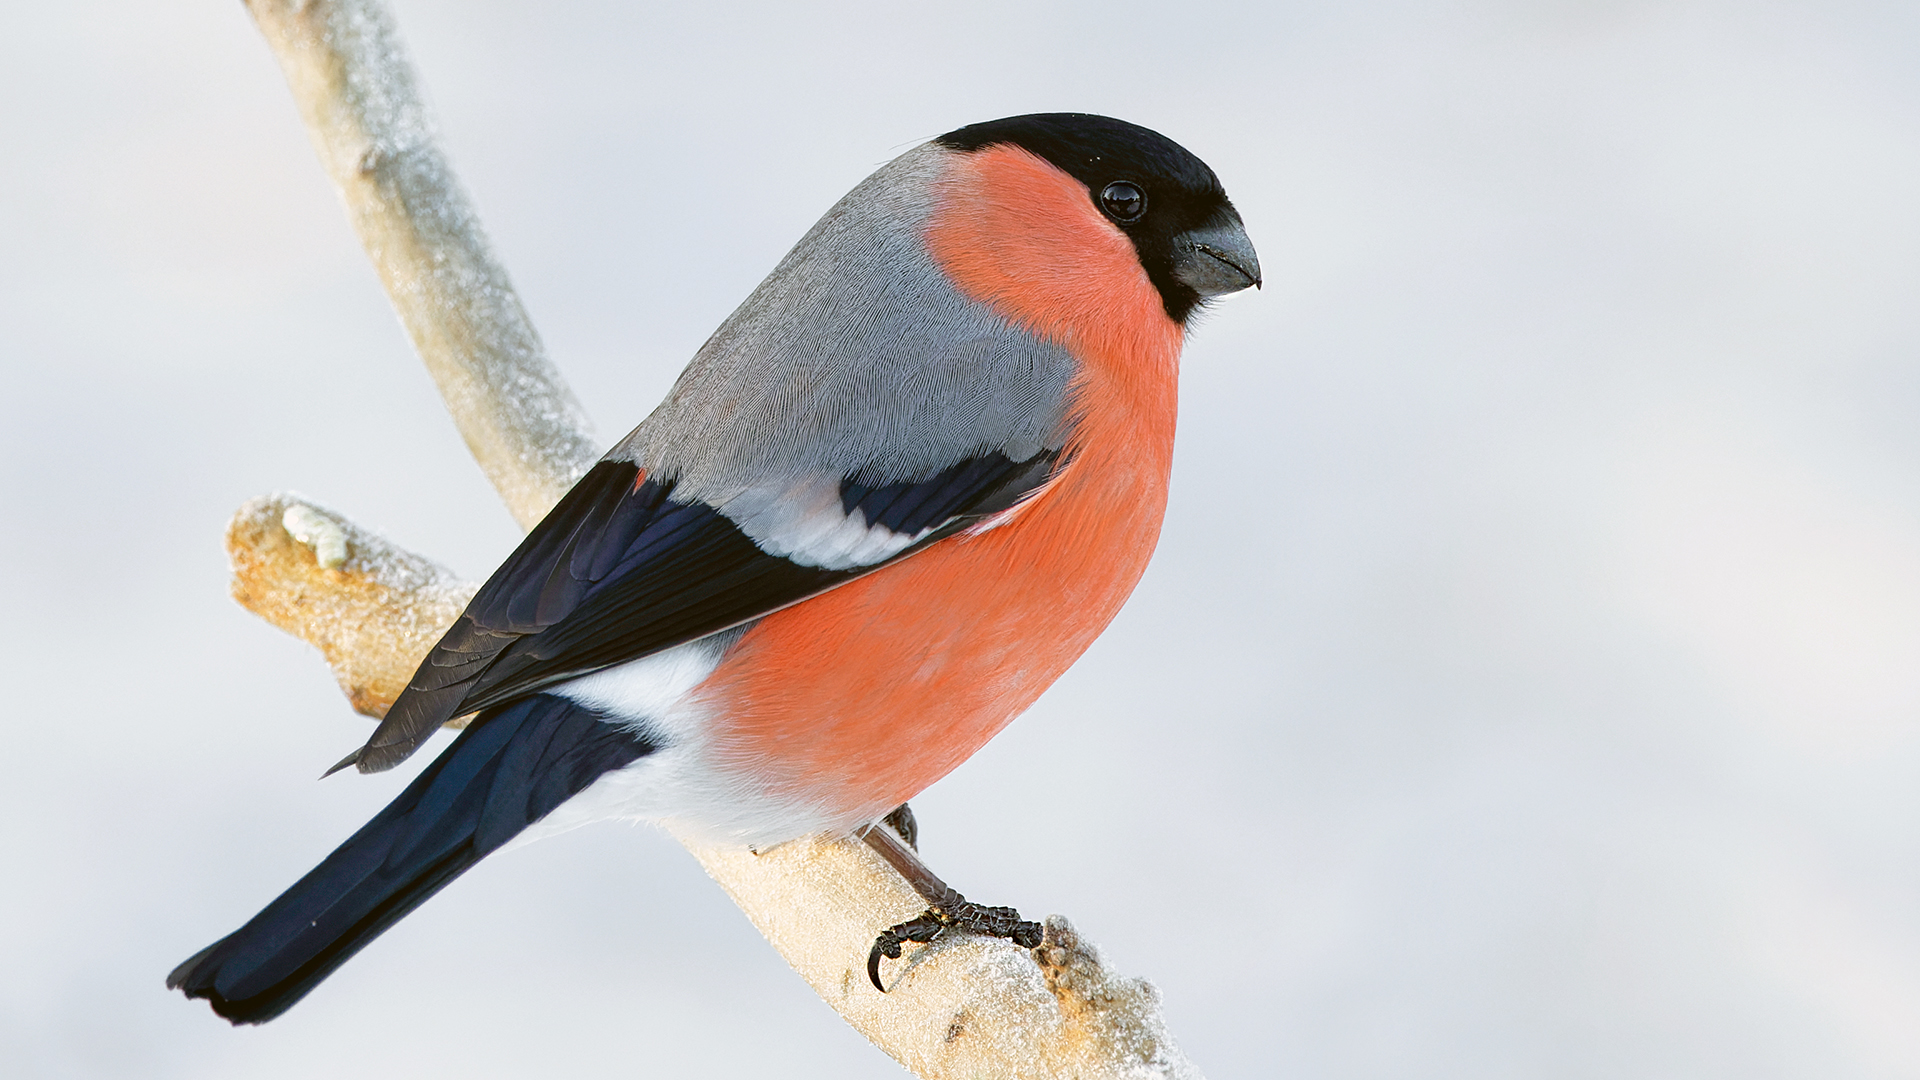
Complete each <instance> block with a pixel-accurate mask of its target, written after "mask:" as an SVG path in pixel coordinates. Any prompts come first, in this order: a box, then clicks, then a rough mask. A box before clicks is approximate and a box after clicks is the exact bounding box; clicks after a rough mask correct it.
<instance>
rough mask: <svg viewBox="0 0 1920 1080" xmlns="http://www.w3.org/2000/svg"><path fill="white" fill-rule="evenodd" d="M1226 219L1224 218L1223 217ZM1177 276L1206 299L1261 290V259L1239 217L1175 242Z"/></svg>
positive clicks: (1183, 236) (1188, 233)
mask: <svg viewBox="0 0 1920 1080" xmlns="http://www.w3.org/2000/svg"><path fill="white" fill-rule="evenodd" d="M1223 216H1224V215H1223ZM1173 276H1174V277H1176V278H1179V279H1180V280H1181V281H1183V282H1185V283H1186V284H1187V285H1188V286H1190V287H1191V288H1192V289H1193V291H1195V292H1197V293H1199V294H1200V295H1201V296H1203V297H1214V296H1225V295H1226V294H1228V293H1236V292H1239V291H1240V290H1241V289H1244V288H1246V287H1247V286H1249V285H1251V286H1253V287H1254V288H1256V289H1257V288H1259V287H1260V256H1259V255H1257V254H1255V253H1254V250H1253V241H1252V240H1249V239H1247V230H1246V229H1245V228H1244V227H1242V226H1241V224H1240V221H1239V219H1238V218H1237V217H1235V218H1234V219H1233V220H1230V221H1224V222H1223V221H1219V220H1218V219H1217V218H1216V219H1215V221H1214V222H1212V223H1209V224H1206V225H1202V226H1200V227H1199V228H1197V229H1189V230H1188V231H1186V232H1183V233H1181V234H1180V235H1179V236H1176V237H1174V238H1173Z"/></svg>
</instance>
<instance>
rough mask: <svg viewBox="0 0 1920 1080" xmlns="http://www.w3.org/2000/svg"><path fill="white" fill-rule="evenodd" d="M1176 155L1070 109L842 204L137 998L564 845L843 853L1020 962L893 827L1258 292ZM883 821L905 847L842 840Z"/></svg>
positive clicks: (1040, 677)
mask: <svg viewBox="0 0 1920 1080" xmlns="http://www.w3.org/2000/svg"><path fill="white" fill-rule="evenodd" d="M1261 280H1262V279H1261V272H1260V263H1259V258H1258V255H1257V253H1256V252H1255V250H1254V247H1253V244H1252V241H1251V240H1250V239H1249V238H1248V236H1247V232H1246V229H1245V227H1244V224H1243V223H1242V220H1241V217H1240V214H1239V211H1238V210H1237V209H1236V208H1235V207H1234V205H1233V203H1232V202H1231V201H1230V200H1229V199H1228V197H1227V194H1226V191H1225V189H1224V188H1223V187H1222V186H1221V184H1220V181H1219V179H1218V178H1217V177H1216V176H1215V174H1214V172H1213V170H1212V169H1210V168H1209V167H1208V166H1207V165H1206V164H1205V163H1203V162H1202V161H1201V160H1200V159H1199V158H1197V157H1195V156H1194V155H1193V154H1192V153H1190V152H1189V151H1187V150H1186V149H1185V148H1183V147H1181V146H1180V145H1179V144H1177V143H1175V142H1174V141H1172V140H1171V139H1169V138H1167V137H1166V136H1164V135H1161V134H1159V133H1158V132H1155V131H1152V130H1149V129H1147V128H1144V127H1140V126H1137V125H1135V124H1131V123H1128V122H1126V121H1122V120H1117V119H1113V118H1110V117H1105V116H1099V115H1094V114H1089V113H1035V114H1029V115H1024V116H1014V117H1008V118H1005V119H1000V120H993V121H988V122H984V123H977V124H972V125H969V126H966V127H962V128H959V129H957V130H954V131H951V132H949V133H947V134H945V135H941V136H939V137H937V138H934V139H932V140H930V141H928V142H926V143H923V144H920V145H918V146H916V147H914V148H912V149H910V150H908V151H907V152H905V153H903V154H901V155H900V156H898V157H896V158H894V159H893V160H892V161H890V162H888V163H887V164H885V165H884V166H882V167H881V168H880V169H879V170H878V171H876V172H874V173H873V174H872V175H871V176H869V177H867V178H866V179H865V180H864V181H862V182H861V183H859V184H858V185H857V186H855V187H854V189H853V190H852V191H851V192H849V193H848V194H847V195H846V196H845V197H844V198H842V199H841V200H840V201H839V202H838V203H837V204H836V205H834V206H833V207H832V209H830V210H829V211H828V212H827V213H826V215H825V216H824V217H823V218H821V219H820V221H819V222H818V223H817V224H815V225H814V226H813V228H812V229H811V230H809V231H808V232H807V233H806V234H805V236H804V237H803V238H802V239H801V240H800V241H799V243H798V244H796V245H795V246H794V248H793V249H792V250H791V251H790V252H789V253H788V254H787V255H786V256H785V257H784V258H782V259H781V260H780V262H779V263H778V264H777V265H776V266H775V268H774V270H773V271H772V273H771V274H770V275H769V276H768V277H767V278H766V279H765V281H763V282H762V283H761V284H760V285H759V286H758V287H757V288H756V289H754V291H753V292H752V293H751V294H750V295H749V296H748V297H747V299H746V300H745V302H743V303H742V304H741V305H740V307H739V308H738V309H737V310H735V311H734V313H733V314H732V315H730V316H729V317H728V318H727V319H726V320H725V321H724V322H723V323H722V324H721V325H720V327H719V329H718V330H716V331H715V332H714V334H713V335H712V337H711V338H709V339H708V340H707V342H706V343H705V344H704V345H703V346H702V347H701V348H700V349H699V350H698V351H697V353H696V354H695V355H694V357H693V359H692V361H691V362H690V363H689V365H688V366H687V368H686V369H685V370H684V371H683V373H682V374H681V375H680V376H679V378H678V379H677V380H676V382H675V383H674V385H673V387H672V389H671V390H670V391H669V393H668V394H667V396H666V399H665V400H664V401H663V402H662V403H661V404H660V405H659V406H658V407H657V408H656V409H654V410H653V412H652V413H650V414H649V415H648V416H647V417H646V419H645V420H643V421H642V422H641V423H640V424H639V426H638V427H636V428H635V429H634V430H633V431H632V432H631V433H630V434H629V435H627V436H626V437H625V438H623V439H621V440H620V441H619V442H618V443H616V444H614V446H613V447H612V449H610V450H609V451H607V453H606V455H605V456H604V457H603V458H601V459H600V461H599V462H598V463H596V464H595V465H594V466H593V467H592V468H591V469H590V470H589V471H588V472H587V473H586V474H585V475H584V476H583V477H582V478H581V479H580V480H579V481H578V482H577V483H576V484H575V486H574V487H573V488H572V489H571V490H570V491H569V492H568V493H567V494H566V495H565V496H564V497H562V498H561V500H560V501H559V503H558V504H557V505H556V506H555V507H554V508H553V510H552V511H551V512H550V513H549V514H548V515H547V517H546V518H545V519H544V520H543V521H541V522H540V523H539V524H538V525H537V526H536V527H535V528H533V529H532V530H531V531H530V532H529V534H528V535H527V536H526V538H525V540H524V541H523V542H522V543H521V544H520V545H519V547H518V548H517V549H516V550H515V551H514V552H513V554H512V555H511V556H510V557H509V558H508V559H507V560H506V561H505V562H504V563H503V564H502V565H501V566H500V568H499V569H498V570H496V571H495V572H494V573H493V575H492V576H491V577H489V578H488V579H487V581H486V583H485V584H484V585H483V586H482V587H481V588H480V589H479V591H478V592H477V593H476V594H475V596H474V598H473V600H472V601H471V603H470V604H469V605H468V606H467V608H466V610H465V611H464V612H463V613H462V614H461V615H460V617H459V618H458V619H457V620H456V621H455V622H454V624H453V626H452V627H451V628H450V629H449V630H448V631H447V632H446V634H445V636H444V637H443V638H442V639H441V640H440V642H439V643H438V644H437V645H435V646H434V648H433V650H432V651H431V653H430V654H429V655H428V656H427V657H426V659H425V660H424V661H423V662H422V663H421V664H420V667H419V669H418V671H417V672H416V673H415V675H414V676H413V678H412V680H411V681H410V682H409V684H408V685H407V687H406V689H405V690H404V691H403V692H402V693H401V694H400V695H399V697H398V698H397V699H396V700H395V701H394V703H393V706H392V707H391V709H390V710H389V711H388V713H387V715H386V716H385V718H384V719H382V720H381V722H380V723H379V725H378V726H377V728H376V729H375V730H374V732H373V735H372V736H371V737H370V738H369V739H368V740H367V742H366V743H365V745H363V746H361V747H360V748H358V749H357V750H355V751H354V752H353V753H352V754H350V755H348V756H347V758H346V759H345V760H343V761H342V762H340V763H339V764H338V765H336V766H335V767H334V768H335V770H338V769H343V768H345V767H347V766H349V765H351V766H353V767H354V768H356V769H357V770H358V771H360V772H362V773H373V772H380V771H383V770H387V769H391V768H393V767H394V766H395V765H397V764H399V763H400V762H402V761H404V760H406V759H407V758H408V757H409V756H411V755H412V754H413V753H414V752H415V751H416V750H418V749H419V748H420V746H421V745H422V743H423V742H425V741H426V739H427V738H428V736H429V735H431V734H432V733H433V732H434V731H435V730H437V729H438V728H440V727H441V726H442V725H444V724H446V723H447V722H448V721H451V720H455V719H457V718H459V717H463V716H464V717H470V719H469V721H468V723H467V724H466V726H465V727H464V729H462V730H461V731H460V732H459V734H458V735H457V736H456V737H455V738H454V739H453V741H452V743H451V744H450V745H449V746H447V748H446V749H445V750H444V751H443V752H442V753H441V754H440V755H439V756H438V757H437V758H436V759H435V760H433V761H432V762H430V763H429V764H428V765H427V766H426V768H425V769H424V770H422V771H421V772H420V773H419V774H418V775H417V776H416V777H415V778H414V780H413V781H412V782H411V783H409V784H408V785H407V786H406V788H405V789H404V790H403V791H402V793H401V794H400V795H399V796H398V797H397V798H396V799H394V801H393V802H392V803H391V804H389V805H388V806H387V807H386V808H385V809H383V810H381V811H380V812H379V813H378V814H377V815H375V816H374V818H373V819H372V820H370V821H369V822H368V823H367V824H366V825H365V826H364V827H362V828H361V829H360V830H359V831H358V832H356V833H354V834H353V835H352V836H351V837H349V838H348V839H347V840H346V841H345V842H344V843H342V844H341V845H340V846H339V847H338V848H337V849H336V850H335V851H334V852H333V853H332V854H330V855H328V856H327V857H326V858H325V859H324V860H323V861H322V862H321V863H320V864H319V865H318V866H316V867H315V868H314V869H313V870H312V871H311V872H309V873H308V874H307V875H306V876H305V877H303V878H301V879H300V880H299V881H298V882H297V883H295V884H294V885H293V886H292V887H290V888H289V889H287V890H286V892H284V893H282V894H281V895H280V896H279V897H278V898H277V899H275V900H273V901H272V902H271V903H269V904H268V905H267V906H266V907H265V908H264V909H263V910H261V911H260V913H259V914H258V915H256V916H255V917H254V918H253V919H252V920H250V921H249V922H247V923H246V924H245V925H243V926H242V927H240V929H238V930H236V931H234V932H233V933H231V934H229V935H227V936H226V937H224V938H221V939H220V940H218V941H216V942H214V943H213V944H212V945H209V946H208V947H206V948H205V949H203V950H201V951H200V952H198V953H196V954H194V955H193V956H192V957H191V958H189V959H188V960H186V961H185V962H184V963H182V964H180V965H179V966H178V967H177V968H175V969H174V971H173V972H172V973H171V974H170V975H169V976H168V979H167V985H168V987H169V988H172V989H178V990H181V991H183V992H184V993H185V994H186V995H187V997H189V998H200V999H205V1000H207V1001H208V1002H209V1003H210V1004H211V1005H212V1007H213V1010H214V1011H215V1012H216V1013H217V1014H219V1015H220V1016H222V1017H224V1018H226V1019H228V1020H229V1021H231V1022H232V1023H234V1024H236V1025H237V1024H257V1023H263V1022H265V1021H268V1020H271V1019H273V1018H274V1017H276V1016H279V1015H280V1014H281V1013H283V1012H285V1011H286V1010H287V1009H288V1008H289V1007H291V1006H292V1005H293V1004H294V1003H296V1002H297V1001H299V1000H300V999H301V998H302V997H304V996H305V995H306V994H307V993H308V992H310V991H311V990H313V989H314V987H315V986H317V985H318V984H319V983H320V982H321V981H322V980H324V979H325V978H326V977H327V976H328V975H329V974H330V973H331V972H332V971H334V970H335V969H336V968H337V967H338V966H339V965H340V964H342V963H344V962H345V961H346V960H347V959H348V958H350V957H351V956H353V955H354V954H355V953H356V952H358V951H359V950H360V949H361V948H363V947H364V946H366V945H367V944H368V943H369V942H370V941H372V940H373V939H374V938H376V937H377V936H379V935H380V934H381V933H383V932H384V931H385V930H387V929H388V928H389V927H391V926H392V925H393V924H394V923H395V922H396V921H398V920H399V919H400V918H402V917H403V916H405V915H407V914H408V913H409V912H411V911H413V910H414V909H415V908H417V907H418V906H419V905H420V904H421V903H422V902H423V901H425V900H426V899H428V898H429V897H431V896H432V895H433V894H435V893H436V892H438V891H439V890H440V889H441V888H443V887H444V886H446V885H447V884H448V883H449V882H451V881H452V880H453V879H454V878H456V877H458V876H459V875H460V874H461V873H463V872H464V871H466V870H467V869H468V868H470V867H472V866H473V865H474V864H475V863H476V862H478V861H479V860H480V859H481V858H483V857H484V856H486V855H487V854H489V853H490V852H493V851H496V850H499V849H500V848H501V847H503V846H505V845H506V844H508V843H509V842H510V841H518V842H525V841H527V840H529V839H532V838H534V837H536V836H543V835H550V834H552V833H555V832H560V831H564V830H566V829H569V828H573V827H575V826H577V825H580V824H584V823H586V822H589V821H594V820H603V819H608V818H624V819H650V820H659V821H671V822H673V823H675V824H676V826H678V827H680V828H683V829H686V830H688V831H691V832H693V833H695V834H696V835H700V836H704V837H707V838H710V839H713V840H717V841H724V842H730V843H738V844H745V845H751V846H755V847H758V848H764V847H766V846H768V845H773V844H777V843H780V842H783V841H786V840H789V839H793V838H796V837H800V836H804V835H808V834H814V833H839V834H854V835H865V836H867V837H868V839H869V842H871V843H874V845H875V846H876V847H877V848H879V849H880V850H881V853H882V854H883V855H887V856H888V861H889V862H891V863H893V864H894V865H895V866H896V867H899V868H900V869H901V872H902V873H903V874H904V875H905V876H906V877H907V878H908V880H909V881H910V882H912V883H913V884H914V885H915V887H916V888H917V889H919V890H920V891H921V893H922V894H923V895H924V896H926V898H927V900H928V903H929V908H928V912H927V914H926V915H924V916H922V917H921V918H920V919H918V920H914V921H911V922H909V923H903V924H901V925H900V926H896V927H892V928H890V929H889V930H887V931H886V932H884V933H882V934H881V935H880V936H879V937H878V938H877V939H876V941H875V943H874V946H873V952H872V954H871V957H870V959H869V965H868V970H869V974H870V975H871V976H872V978H873V982H874V985H875V986H876V987H880V988H881V989H884V987H883V986H882V984H881V980H880V976H879V973H878V967H877V965H878V963H879V959H880V957H881V956H883V955H884V956H888V957H893V958H897V957H898V956H899V955H900V951H899V946H900V944H901V943H902V942H903V941H909V940H911V941H926V940H930V939H931V937H932V936H934V935H936V934H938V933H940V932H943V931H944V930H946V929H949V928H953V927H958V928H959V929H962V930H974V931H977V932H984V933H997V934H1000V935H1001V936H1010V937H1013V938H1014V939H1015V940H1016V941H1019V942H1021V943H1022V944H1026V945H1033V944H1037V943H1038V936H1037V930H1038V928H1037V927H1036V926H1035V924H1032V923H1028V922H1024V921H1022V920H1019V918H1018V915H1017V912H1015V911H1014V910H1013V909H1011V908H988V907H983V906H980V905H974V904H971V903H970V902H967V901H965V899H964V897H962V896H961V895H960V894H959V893H957V892H955V891H954V890H952V889H951V888H950V887H948V886H946V884H945V883H944V882H942V881H940V880H939V879H938V877H937V876H935V875H933V874H932V872H931V871H929V870H926V869H925V868H924V864H919V863H918V862H917V859H916V858H915V857H914V855H913V853H912V850H911V842H912V835H911V833H912V829H911V825H910V820H911V818H910V811H907V809H906V807H907V804H908V801H909V800H910V799H911V798H912V797H913V796H915V795H917V794H918V793H920V792H921V791H923V790H924V789H925V788H927V786H928V785H930V784H932V783H933V782H935V781H936V780H938V779H940V778H941V777H943V776H945V775H946V774H947V773H948V772H950V771H951V770H952V769H954V768H955V767H956V766H958V765H959V764H960V763H961V762H962V761H964V760H966V759H967V758H968V757H969V756H970V755H972V754H973V753H974V752H975V751H977V750H978V749H979V748H980V747H981V746H982V745H984V744H985V743H986V742H987V740H988V739H990V738H991V737H992V736H993V735H994V734H995V733H997V732H998V731H1000V730H1001V729H1002V728H1003V727H1004V726H1006V724H1007V723H1008V722H1009V721H1011V720H1012V719H1013V718H1014V717H1015V716H1017V715H1018V714H1019V713H1021V712H1022V711H1024V710H1025V709H1026V708H1027V707H1028V706H1029V705H1031V704H1032V703H1033V702H1034V701H1035V699H1037V698H1038V697H1039V696H1040V694H1041V693H1042V692H1043V691H1044V690H1045V689H1046V688H1047V687H1048V686H1049V685H1051V684H1052V683H1053V682H1054V680H1055V679H1057V678H1058V677H1059V676H1060V675H1061V674H1062V673H1063V672H1065V671H1066V670H1067V668H1068V667H1069V666H1070V665H1071V664H1072V663H1073V662H1074V661H1075V660H1076V659H1078V658H1079V657H1080V655H1081V654H1082V653H1083V652H1084V651H1085V650H1086V649H1087V648H1088V646H1089V645H1090V644H1091V643H1092V642H1093V640H1094V639H1095V638H1096V637H1097V636H1098V635H1099V634H1100V633H1101V632H1102V631H1103V630H1104V629H1105V628H1106V626H1107V625H1108V623H1109V622H1110V621H1111V620H1112V619H1113V618H1114V617H1115V615H1116V614H1117V613H1118V612H1119V611H1120V608H1121V605H1122V604H1123V603H1124V602H1125V601H1126V599H1127V597H1128V595H1129V594H1130V593H1131V592H1132V590H1133V588H1134V586H1135V584H1136V583H1137V582H1138V581H1139V580H1140V577H1141V575H1142V574H1143V573H1144V571H1145V569H1146V566H1147V562H1148V559H1149V557H1150V555H1151V554H1152V552H1153V549H1154V546H1155V544H1156V542H1157V540H1158V537H1159V533H1160V528H1161V522H1162V519H1163V517H1164V514H1165V509H1166V504H1167V495H1168V484H1169V480H1170V476H1171V469H1172V461H1173V444H1174V429H1175V419H1176V398H1177V389H1178V370H1179V359H1180V352H1181V348H1182V345H1183V343H1184V340H1185V334H1186V330H1187V329H1188V327H1189V325H1190V324H1191V322H1192V321H1193V319H1194V316H1195V315H1196V313H1198V312H1200V311H1201V310H1202V309H1203V308H1204V307H1205V306H1206V305H1207V304H1208V303H1210V302H1211V301H1213V300H1215V299H1216V298H1218V297H1221V296H1224V295H1227V294H1230V293H1234V292H1238V291H1240V290H1243V289H1246V288H1248V287H1253V286H1258V285H1260V284H1261ZM883 819H885V820H888V821H891V822H892V823H893V824H894V825H895V826H896V827H897V828H898V829H899V830H901V831H903V832H904V834H905V839H906V841H907V844H906V845H904V846H903V845H902V844H900V843H898V842H896V841H894V840H892V839H891V838H890V837H887V836H886V832H887V830H886V829H884V828H876V827H874V826H875V823H876V822H879V821H882V820H883Z"/></svg>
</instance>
